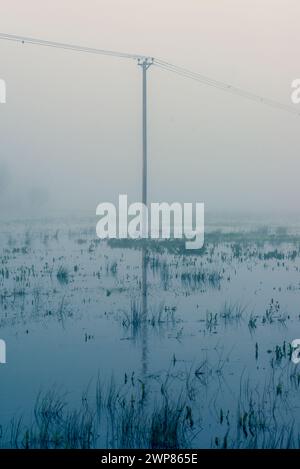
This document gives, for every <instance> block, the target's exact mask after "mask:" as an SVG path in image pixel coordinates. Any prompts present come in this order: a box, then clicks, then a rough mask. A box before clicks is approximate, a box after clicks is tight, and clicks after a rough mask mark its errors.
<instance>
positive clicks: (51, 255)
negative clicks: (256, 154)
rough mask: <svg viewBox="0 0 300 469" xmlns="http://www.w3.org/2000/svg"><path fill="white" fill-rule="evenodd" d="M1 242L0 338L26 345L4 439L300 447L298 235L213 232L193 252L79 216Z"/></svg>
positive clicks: (10, 392)
mask: <svg viewBox="0 0 300 469" xmlns="http://www.w3.org/2000/svg"><path fill="white" fill-rule="evenodd" d="M17 228H18V229H19V230H20V231H19V232H18V233H17ZM0 237H1V253H0V327H1V331H2V334H1V336H3V337H4V338H5V339H6V341H7V346H8V353H9V351H10V350H11V349H13V350H18V351H19V352H20V354H19V355H18V356H17V355H15V356H14V364H13V366H15V367H16V372H15V373H14V375H10V374H9V375H8V378H7V379H6V380H4V383H3V396H4V397H3V400H2V402H3V403H5V406H6V408H7V409H8V410H7V411H5V412H4V411H3V410H2V412H1V414H0V422H1V429H2V431H1V433H0V435H1V436H0V444H1V446H2V447H6V448H7V447H13V448H15V447H16V448H95V447H103V448H184V447H185V448H189V447H191V448H197V447H203V448H209V447H214V448H281V447H283V448H294V447H297V448H298V447H300V436H299V435H300V433H299V432H300V428H299V424H300V411H299V406H298V402H299V391H300V390H299V386H300V370H298V368H297V365H294V364H293V363H292V362H291V356H292V348H291V345H290V343H291V341H292V340H293V339H295V338H298V337H300V306H298V304H300V302H299V295H300V279H299V269H300V263H299V260H300V237H299V235H297V234H293V233H290V232H289V231H287V230H284V229H282V228H276V229H273V230H270V229H266V228H260V229H258V230H252V231H251V230H248V231H238V230H236V231H231V232H223V231H219V230H215V231H211V232H210V233H208V234H207V235H206V239H205V245H204V247H203V248H202V249H201V250H199V251H186V250H185V248H184V242H181V241H178V240H171V241H166V240H163V241H156V242H155V241H151V240H148V241H139V240H110V241H108V242H105V241H100V240H99V239H96V238H95V233H94V232H93V230H91V229H90V228H89V227H87V226H86V224H80V223H79V224H78V226H76V225H75V226H71V227H70V226H67V227H66V226H65V225H63V226H58V227H56V228H55V230H52V229H51V225H50V226H49V227H48V228H47V227H45V225H44V224H43V226H41V225H38V226H31V227H30V229H28V227H26V226H25V227H24V226H23V225H20V226H18V227H14V229H12V228H11V227H10V228H9V229H7V230H3V231H2V232H1V233H0ZM74 364H76V371H74V370H75V368H74ZM98 372H99V376H100V377H101V378H99V379H98V380H97V381H96V383H95V382H94V381H93V380H92V381H90V379H91V376H95V375H97V373H98ZM111 376H114V378H111ZM54 383H56V384H55V386H53V384H54ZM86 383H89V385H88V386H87V390H86V391H85V392H84V393H83V394H82V395H80V392H81V390H82V388H83V386H84V385H85V384H86ZM39 389H45V391H40V392H39V393H38V390H39ZM62 389H65V390H66V392H63V391H62ZM37 393H38V396H37V398H36V399H35V398H34V396H36V395H37ZM5 400H6V402H5ZM34 401H35V402H34ZM2 409H3V406H2Z"/></svg>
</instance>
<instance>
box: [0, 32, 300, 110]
mask: <svg viewBox="0 0 300 469" xmlns="http://www.w3.org/2000/svg"><path fill="white" fill-rule="evenodd" d="M0 40H6V41H14V42H21V43H22V44H33V45H38V46H45V47H54V48H59V49H65V50H72V51H76V52H85V53H90V54H98V55H107V56H112V57H118V58H126V59H134V60H137V61H138V63H139V64H141V63H146V62H147V63H149V65H152V64H153V65H156V66H157V67H159V68H161V69H163V70H166V71H169V72H172V73H175V74H177V75H180V76H182V77H183V78H188V79H192V80H195V81H197V82H199V83H201V84H203V85H207V86H211V87H214V88H216V89H219V90H222V91H225V92H227V93H231V94H234V95H236V96H239V97H242V98H246V99H249V100H251V101H255V102H257V103H260V104H264V105H266V106H269V107H272V108H274V109H278V110H281V111H286V112H289V113H290V114H294V115H297V116H300V112H299V111H298V110H297V109H295V108H294V107H292V106H289V105H287V104H283V103H280V102H278V101H276V100H273V99H270V98H266V97H264V96H261V95H258V94H256V93H253V92H251V91H247V90H244V89H242V88H239V87H236V86H234V85H231V84H230V83H226V82H223V81H220V80H215V79H214V78H211V77H208V76H205V75H202V74H200V73H197V72H193V71H191V70H188V69H186V68H183V67H179V66H178V65H174V64H172V63H169V62H166V61H164V60H160V59H155V58H152V57H147V56H146V55H139V54H130V53H125V52H117V51H111V50H105V49H97V48H92V47H85V46H79V45H74V44H65V43H62V42H53V41H46V40H44V39H37V38H30V37H25V36H17V35H12V34H4V33H0Z"/></svg>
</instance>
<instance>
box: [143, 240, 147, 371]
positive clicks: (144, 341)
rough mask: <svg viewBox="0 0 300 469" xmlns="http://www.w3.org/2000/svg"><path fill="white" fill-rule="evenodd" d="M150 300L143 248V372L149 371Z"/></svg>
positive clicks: (144, 248) (145, 252)
mask: <svg viewBox="0 0 300 469" xmlns="http://www.w3.org/2000/svg"><path fill="white" fill-rule="evenodd" d="M147 310H148V298H147V248H146V247H144V246H143V248H142V311H141V314H142V372H143V375H144V376H145V375H146V374H147V371H148V323H147V318H148V311H147Z"/></svg>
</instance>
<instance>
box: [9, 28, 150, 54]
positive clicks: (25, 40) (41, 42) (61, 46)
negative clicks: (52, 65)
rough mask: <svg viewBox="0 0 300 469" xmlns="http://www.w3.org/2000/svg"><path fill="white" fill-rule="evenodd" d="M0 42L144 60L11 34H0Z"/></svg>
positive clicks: (112, 52)
mask: <svg viewBox="0 0 300 469" xmlns="http://www.w3.org/2000/svg"><path fill="white" fill-rule="evenodd" d="M0 40H5V41H14V42H21V43H22V44H34V45H37V46H45V47H54V48H57V49H65V50H73V51H76V52H86V53H89V54H98V55H109V56H113V57H119V58H125V59H136V60H138V59H143V58H144V56H142V55H137V54H127V53H125V52H116V51H111V50H104V49H96V48H93V47H84V46H78V45H74V44H65V43H63V42H53V41H45V40H44V39H36V38H31V37H25V36H16V35H13V34H4V33H0Z"/></svg>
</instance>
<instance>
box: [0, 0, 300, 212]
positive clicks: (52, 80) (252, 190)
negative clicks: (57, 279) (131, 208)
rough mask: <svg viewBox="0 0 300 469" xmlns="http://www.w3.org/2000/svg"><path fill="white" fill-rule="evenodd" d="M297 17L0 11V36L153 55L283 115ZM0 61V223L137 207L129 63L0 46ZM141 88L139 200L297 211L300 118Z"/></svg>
mask: <svg viewBox="0 0 300 469" xmlns="http://www.w3.org/2000/svg"><path fill="white" fill-rule="evenodd" d="M299 18H300V4H299V1H298V0H251V1H250V0H243V1H241V0H187V1H184V2H183V1H178V0H159V1H158V0H151V1H148V0H147V1H146V0H107V1H103V0H98V1H96V0H85V1H80V0H72V1H71V0H59V1H58V0H52V1H51V2H45V1H44V2H42V1H37V0H27V1H26V2H21V1H20V0H18V1H17V0H9V1H8V0H7V1H4V0H2V2H1V5H0V32H3V33H9V34H18V35H24V36H31V37H38V38H41V39H47V40H53V41H61V42H69V43H74V44H82V45H86V46H90V47H98V48H101V49H109V50H117V51H122V52H130V53H131V52H132V53H140V54H146V55H150V56H155V57H158V58H162V59H164V60H167V61H168V62H172V63H175V64H176V65H180V66H184V67H187V68H189V69H191V70H193V71H196V72H199V73H202V74H205V75H208V76H211V77H213V78H215V79H219V80H222V81H226V82H229V83H231V84H233V85H236V86H239V87H241V88H245V89H246V90H250V91H253V92H255V93H258V94H262V95H264V96H266V97H270V98H273V99H276V100H278V101H281V102H282V103H284V104H291V105H292V103H291V101H290V95H291V82H292V80H294V79H295V78H299V77H300V65H299V44H300V28H299ZM0 58H1V60H0V78H2V79H5V80H6V83H7V104H6V105H1V106H0V125H1V151H0V200H1V202H0V210H1V212H3V213H4V212H7V211H8V210H9V211H13V212H14V211H15V212H16V213H17V208H19V210H20V209H21V210H22V211H24V212H26V211H28V209H29V207H31V210H43V211H44V212H45V214H46V213H47V210H48V209H52V208H64V209H74V208H77V207H78V209H87V210H89V211H90V212H91V213H94V212H95V209H96V206H97V205H98V203H100V202H105V201H115V200H117V197H118V194H119V193H128V195H129V197H130V198H131V200H132V201H138V200H140V186H141V71H140V69H139V68H138V67H137V65H136V63H135V62H133V61H130V60H126V59H115V58H111V57H102V56H93V55H85V54H81V53H76V52H68V51H62V50H57V49H47V48H41V47H37V46H31V45H21V44H16V43H10V42H4V41H0ZM148 78H149V89H148V97H149V117H148V119H149V199H150V200H151V201H181V202H192V201H199V202H204V203H205V205H206V209H208V210H226V211H235V210H238V211H245V212H247V211H252V212H253V211H259V212H261V211H278V212H282V211H297V212H300V211H299V205H298V203H299V200H300V184H299V182H298V175H299V173H300V159H299V153H300V141H299V125H300V118H298V117H296V116H293V115H290V114H287V113H285V112H282V111H278V110H275V109H271V108H267V107H264V106H263V105H259V104H255V103H253V102H248V101H247V100H245V99H242V98H240V97H235V96H232V95H230V94H226V93H224V92H222V91H219V90H216V89H214V88H208V87H206V86H204V85H202V84H200V83H197V82H193V81H189V80H187V79H185V78H182V77H179V76H177V75H173V74H170V73H168V72H166V71H163V70H160V69H157V68H155V67H151V68H150V69H149V72H148ZM294 106H295V105H294ZM299 112H300V105H299Z"/></svg>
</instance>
